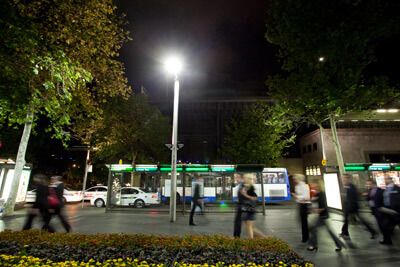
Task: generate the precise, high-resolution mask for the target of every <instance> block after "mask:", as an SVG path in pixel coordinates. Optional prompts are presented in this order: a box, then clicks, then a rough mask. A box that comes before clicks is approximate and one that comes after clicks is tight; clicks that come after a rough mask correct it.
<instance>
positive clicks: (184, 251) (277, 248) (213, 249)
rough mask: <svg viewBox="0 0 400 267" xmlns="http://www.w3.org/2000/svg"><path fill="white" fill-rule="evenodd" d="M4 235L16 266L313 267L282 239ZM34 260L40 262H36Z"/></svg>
mask: <svg viewBox="0 0 400 267" xmlns="http://www.w3.org/2000/svg"><path fill="white" fill-rule="evenodd" d="M0 240H1V241H0V255H2V256H1V258H0V263H1V264H0V265H1V266H7V265H6V263H7V262H13V263H12V264H11V265H9V266H14V264H15V262H16V261H17V260H19V261H21V260H22V261H23V262H30V263H29V264H28V265H25V266H29V265H38V266H77V265H78V266H95V265H96V264H97V266H99V265H107V264H108V265H109V266H124V264H125V265H127V266H164V265H165V266H171V265H172V263H175V265H176V266H178V267H179V266H182V267H183V266H185V267H186V266H194V265H196V266H208V265H209V266H212V265H214V266H217V265H218V266H221V267H222V266H229V265H236V266H239V265H241V266H250V263H252V264H251V266H254V265H253V264H255V265H262V266H285V265H284V264H287V266H312V264H310V263H308V262H306V261H305V260H304V259H303V258H302V257H300V256H299V255H297V254H296V253H295V252H294V251H293V250H292V249H291V248H290V247H289V246H288V245H287V244H286V243H285V242H283V241H281V240H279V239H277V238H263V239H253V240H248V239H240V238H235V239H233V238H229V237H227V236H221V235H214V236H198V235H188V236H184V237H178V236H156V235H131V234H96V235H87V234H61V233H54V234H49V233H47V232H45V231H38V230H29V231H15V232H14V231H10V230H6V231H4V232H1V233H0ZM7 257H8V258H7ZM22 257H25V258H22ZM35 258H36V259H35ZM67 259H68V262H66V260H67ZM19 261H18V262H19ZM35 261H36V262H40V264H39V263H38V264H36V263H32V262H35ZM48 261H49V262H48ZM217 263H218V264H217ZM57 264H64V265H57ZM266 264H269V265H266ZM21 266H22V265H21Z"/></svg>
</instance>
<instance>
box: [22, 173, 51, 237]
mask: <svg viewBox="0 0 400 267" xmlns="http://www.w3.org/2000/svg"><path fill="white" fill-rule="evenodd" d="M32 179H33V181H34V182H35V184H36V199H35V202H34V204H33V206H32V207H31V208H30V210H29V213H28V218H27V220H26V223H25V225H24V227H23V230H29V229H31V228H32V222H33V219H34V218H35V217H36V216H37V215H39V214H40V215H41V216H42V219H43V223H44V224H43V227H42V229H45V230H48V229H49V222H50V215H49V212H48V205H47V196H48V195H49V189H48V182H47V180H48V178H47V176H46V175H44V174H35V175H34V176H33V178H32Z"/></svg>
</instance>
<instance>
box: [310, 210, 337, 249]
mask: <svg viewBox="0 0 400 267" xmlns="http://www.w3.org/2000/svg"><path fill="white" fill-rule="evenodd" d="M326 220H327V218H325V217H322V216H318V218H317V220H316V222H315V224H314V226H312V227H311V228H310V233H311V237H310V241H309V244H310V246H313V247H315V248H316V247H318V238H317V232H318V228H319V227H320V226H325V227H326V229H327V230H328V233H329V235H330V236H331V238H332V240H333V241H334V242H335V244H336V247H338V248H342V247H344V244H343V242H342V241H340V239H339V238H338V237H337V236H336V235H335V234H334V233H333V232H332V230H331V228H330V227H329V225H328V224H327V223H326Z"/></svg>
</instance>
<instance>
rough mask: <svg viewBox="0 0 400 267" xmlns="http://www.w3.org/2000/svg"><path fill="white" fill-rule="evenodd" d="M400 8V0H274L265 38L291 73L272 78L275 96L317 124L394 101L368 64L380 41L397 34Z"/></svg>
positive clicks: (272, 92)
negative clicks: (275, 49)
mask: <svg viewBox="0 0 400 267" xmlns="http://www.w3.org/2000/svg"><path fill="white" fill-rule="evenodd" d="M399 11H400V9H399V2H398V1H379V0H339V1H324V0H310V1H302V0H288V1H280V0H272V1H271V3H270V7H269V9H268V11H267V14H268V16H267V20H266V26H267V32H266V35H265V36H266V38H267V40H268V41H269V42H270V43H273V44H276V45H278V46H279V48H280V50H279V54H278V56H279V57H280V59H281V61H282V70H284V71H286V73H285V74H284V75H277V76H273V77H270V78H269V79H268V81H267V84H268V86H269V88H270V93H271V95H272V96H273V97H274V98H275V99H276V100H278V103H279V105H282V106H283V107H284V108H285V109H287V110H288V111H290V112H293V113H297V114H302V115H303V116H304V117H305V118H306V119H307V120H308V121H311V122H314V123H320V122H321V121H323V120H325V119H326V118H328V117H329V116H330V115H333V116H334V117H335V118H337V117H338V116H342V115H344V114H346V113H348V112H352V111H360V110H365V109H366V108H368V107H371V106H372V105H380V104H384V103H386V102H387V101H389V100H391V99H393V98H394V97H395V96H396V95H397V92H396V91H395V90H394V89H393V88H391V87H390V86H388V81H387V78H386V77H385V76H374V75H372V74H371V73H369V72H368V66H369V65H370V64H371V63H373V62H374V61H375V60H376V57H375V54H374V48H375V46H376V44H377V43H378V42H379V40H381V39H382V38H386V37H390V36H391V35H393V34H394V33H396V32H398V30H399V23H398V22H399Z"/></svg>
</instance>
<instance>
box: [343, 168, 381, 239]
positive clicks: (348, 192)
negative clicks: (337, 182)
mask: <svg viewBox="0 0 400 267" xmlns="http://www.w3.org/2000/svg"><path fill="white" fill-rule="evenodd" d="M342 182H343V187H344V192H345V194H344V208H343V209H344V224H343V227H342V233H341V234H340V236H341V237H343V238H345V239H349V238H350V235H349V229H348V227H349V215H350V214H354V215H356V216H357V218H358V219H360V221H361V222H362V223H363V224H364V225H365V227H367V229H368V231H369V232H370V233H371V239H374V238H376V236H377V232H376V231H375V230H374V229H373V228H372V227H371V226H370V225H369V224H368V223H367V221H365V219H364V218H363V217H361V216H360V214H359V213H358V208H359V207H358V195H357V189H356V186H355V185H354V184H352V183H351V178H350V175H347V174H344V175H342Z"/></svg>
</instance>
